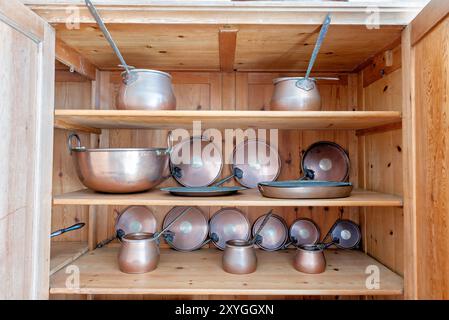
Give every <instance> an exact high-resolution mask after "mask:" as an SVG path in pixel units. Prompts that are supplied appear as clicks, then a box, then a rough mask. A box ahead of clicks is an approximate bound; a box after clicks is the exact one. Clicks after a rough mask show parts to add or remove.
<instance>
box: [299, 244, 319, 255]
mask: <svg viewBox="0 0 449 320" xmlns="http://www.w3.org/2000/svg"><path fill="white" fill-rule="evenodd" d="M297 248H298V249H297V250H300V251H303V252H309V253H319V252H324V248H320V247H318V246H317V245H316V244H309V245H300V246H298V247H297ZM306 248H308V249H306Z"/></svg>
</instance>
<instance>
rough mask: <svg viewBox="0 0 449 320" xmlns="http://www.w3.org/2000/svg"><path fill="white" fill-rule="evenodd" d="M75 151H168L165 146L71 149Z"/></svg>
mask: <svg viewBox="0 0 449 320" xmlns="http://www.w3.org/2000/svg"><path fill="white" fill-rule="evenodd" d="M72 151H75V152H142V151H145V152H167V154H168V153H169V152H168V149H167V148H103V149H86V148H83V147H81V148H78V147H75V148H73V149H72Z"/></svg>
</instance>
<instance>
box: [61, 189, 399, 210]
mask: <svg viewBox="0 0 449 320" xmlns="http://www.w3.org/2000/svg"><path fill="white" fill-rule="evenodd" d="M53 204H55V205H123V206H130V205H148V206H178V205H191V206H243V207H270V206H275V207H276V206H277V207H307V206H326V207H332V206H334V207H343V206H347V207H362V206H363V207H401V206H402V205H403V201H402V198H401V197H399V196H395V195H391V194H385V193H379V192H373V191H366V190H362V189H356V190H354V191H353V192H352V194H351V196H350V197H348V198H341V199H271V198H265V197H263V196H262V195H261V194H260V193H259V191H258V190H256V189H250V190H244V191H242V192H241V193H240V194H238V195H232V196H224V197H177V196H172V195H170V194H169V193H167V192H162V191H160V190H152V191H149V192H145V193H134V194H105V193H97V192H94V191H92V190H88V189H84V190H80V191H75V192H71V193H66V194H62V195H58V196H55V197H54V199H53Z"/></svg>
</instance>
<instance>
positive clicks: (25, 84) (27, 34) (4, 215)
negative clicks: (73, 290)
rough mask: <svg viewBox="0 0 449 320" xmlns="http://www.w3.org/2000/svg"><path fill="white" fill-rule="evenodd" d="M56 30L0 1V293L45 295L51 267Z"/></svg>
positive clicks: (30, 296) (17, 296)
mask: <svg viewBox="0 0 449 320" xmlns="http://www.w3.org/2000/svg"><path fill="white" fill-rule="evenodd" d="M54 36H55V35H54V31H53V29H52V28H51V27H50V26H49V25H47V24H46V23H45V22H44V21H43V20H42V19H40V18H39V17H38V16H36V15H35V14H33V13H32V12H31V11H30V10H29V9H27V8H26V7H24V6H23V5H22V4H21V3H20V2H19V1H16V0H11V1H2V2H0V43H1V46H0V59H1V61H2V70H1V74H0V79H1V85H0V105H1V117H0V124H1V127H2V128H3V147H2V149H1V151H0V155H1V156H0V170H1V172H2V175H1V177H0V190H1V192H0V212H1V213H0V261H1V263H0V283H1V284H2V285H1V287H2V290H1V292H0V299H45V298H47V297H48V283H49V277H48V272H49V266H50V259H49V257H50V240H49V236H48V235H49V234H50V223H51V189H52V181H51V172H52V153H53V148H52V142H53V129H52V126H53V125H52V124H53V108H54V100H53V99H54V90H53V87H54V86H53V79H54V60H55V58H54V57H55V55H54Z"/></svg>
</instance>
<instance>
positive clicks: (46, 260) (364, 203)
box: [0, 0, 449, 299]
mask: <svg viewBox="0 0 449 320" xmlns="http://www.w3.org/2000/svg"><path fill="white" fill-rule="evenodd" d="M23 2H24V3H25V4H26V5H27V6H28V8H27V7H26V6H24V5H22V4H19V2H18V1H17V0H13V1H8V2H7V3H6V1H1V2H0V30H1V31H2V32H1V33H0V39H1V40H2V43H5V44H6V46H3V45H2V47H0V58H1V59H0V60H1V61H3V62H5V66H6V68H2V70H1V71H0V72H1V75H2V78H1V81H2V83H1V87H0V90H1V92H2V94H1V96H0V99H1V100H0V101H1V102H2V118H1V121H2V125H3V126H4V127H6V128H7V130H5V131H6V132H7V134H6V142H7V143H6V144H5V148H3V149H2V157H1V159H2V160H0V161H1V162H0V163H1V168H2V169H4V170H3V172H6V173H7V174H6V175H2V178H0V182H1V184H0V186H1V188H2V192H1V194H2V196H1V200H2V201H1V206H2V208H4V210H3V213H0V227H1V229H0V230H2V232H1V234H2V236H1V238H0V239H1V240H2V245H1V246H0V249H1V250H0V257H1V261H2V263H1V264H0V271H1V272H0V278H1V280H2V281H5V283H7V287H8V288H10V291H8V292H9V293H7V294H6V295H5V298H48V297H51V298H63V297H65V295H71V294H75V295H82V297H86V295H87V296H89V297H90V298H94V299H97V298H98V299H103V298H109V297H111V296H110V295H132V297H136V295H141V296H143V297H145V298H146V297H150V298H161V297H162V296H170V297H173V296H185V295H190V296H193V297H194V298H204V297H210V296H220V297H232V296H242V295H245V296H251V297H253V298H260V297H266V296H274V295H276V296H278V297H279V296H280V297H283V296H295V297H296V298H298V299H299V298H304V297H307V296H312V295H317V296H334V297H335V296H352V297H358V298H373V297H378V298H387V297H394V298H405V299H416V298H435V299H446V298H448V296H447V292H448V287H449V279H448V278H447V274H449V272H448V271H449V270H448V257H449V255H448V250H447V249H448V248H447V245H446V243H447V241H444V240H445V235H446V234H447V231H448V230H447V223H446V222H447V219H448V210H447V208H446V203H447V201H448V199H447V194H448V193H447V190H446V185H447V183H448V179H447V175H446V163H447V154H448V150H447V145H446V135H447V132H448V130H447V129H448V128H447V119H446V109H447V107H448V99H447V98H448V92H449V88H448V80H449V79H448V77H449V76H448V75H449V71H448V69H449V68H448V61H449V59H447V58H448V51H449V42H448V37H447V34H448V31H449V18H448V17H447V14H448V13H449V7H448V5H447V1H439V0H433V1H431V2H430V3H429V4H428V6H426V7H425V8H423V7H424V5H425V4H426V2H427V1H416V2H413V4H410V3H407V2H406V1H390V2H389V3H387V4H385V3H384V2H382V3H381V2H379V7H378V10H379V15H378V16H373V15H370V13H369V12H367V10H366V4H365V6H364V4H361V3H358V4H357V3H350V2H333V1H332V2H330V1H321V2H320V1H317V3H316V5H314V6H310V2H307V4H306V3H305V2H302V1H282V2H270V3H267V2H263V3H259V2H257V1H255V2H252V1H251V2H247V1H245V2H231V1H225V0H223V1H217V2H215V3H212V2H210V1H182V2H181V1H175V0H173V1H153V2H152V3H150V4H149V3H148V2H145V3H144V2H142V4H139V2H138V1H135V3H134V4H133V5H132V6H131V5H130V6H127V4H126V3H125V2H124V3H122V2H121V1H107V0H102V1H100V0H98V1H95V3H97V4H98V6H99V9H100V13H101V15H102V17H103V18H104V20H105V22H106V23H107V24H108V26H110V31H111V33H112V36H113V37H114V38H115V39H116V41H117V42H118V45H119V47H120V48H121V50H122V52H123V54H124V56H125V58H126V59H127V61H128V63H129V64H131V65H134V66H137V67H139V68H152V69H160V70H164V71H168V72H170V74H171V75H172V76H173V83H174V91H175V94H176V97H177V100H178V107H177V110H176V111H123V110H116V108H115V105H116V102H115V100H116V94H117V90H118V85H119V82H120V70H119V69H118V67H117V66H116V65H117V64H118V60H117V59H116V58H115V56H114V54H113V52H112V50H111V49H110V48H109V46H108V44H107V42H106V41H105V40H104V39H103V38H102V36H101V33H100V31H99V30H98V27H97V26H96V25H95V23H94V20H93V19H92V17H91V16H90V14H89V12H88V11H87V9H86V8H85V7H84V6H83V5H82V2H80V1H75V0H67V1H51V0H26V1H23ZM199 9H201V10H199ZM67 10H69V11H67ZM70 10H72V11H70ZM32 11H34V13H33V12H32ZM326 12H331V14H332V18H333V20H332V21H333V22H332V25H331V27H330V30H329V34H328V36H327V38H326V41H325V43H324V45H323V48H322V51H321V53H320V54H319V56H318V60H317V64H316V66H315V68H314V74H315V75H322V76H337V77H338V78H339V80H338V81H334V82H332V81H320V82H318V86H319V89H320V92H321V95H322V98H323V111H319V112H274V111H269V110H268V109H269V101H270V98H271V95H272V92H273V85H272V80H273V79H274V78H276V77H279V76H298V75H303V74H304V70H305V69H306V67H307V63H308V59H309V57H310V54H311V51H312V48H313V44H314V43H315V41H316V38H317V33H318V30H319V25H320V23H321V21H322V20H323V17H324V15H325V13H326ZM39 16H40V17H39ZM374 18H376V19H375V20H372V19H374ZM45 21H47V22H45ZM79 22H82V23H79ZM367 22H368V25H366V23H367ZM67 23H68V24H67ZM49 24H51V25H52V27H50V25H49ZM376 24H378V25H379V28H377V26H376ZM55 35H56V36H55ZM55 56H56V63H54V60H55V59H54V58H55ZM24 70H27V71H26V72H24ZM30 75H31V76H30ZM19 88H20V90H19ZM53 99H54V100H55V102H54V103H53ZM4 106H6V107H4ZM4 115H5V116H4ZM192 121H201V123H202V126H203V128H217V129H219V130H223V129H226V128H242V129H246V128H275V129H279V152H280V156H281V159H282V170H281V174H280V177H279V179H282V180H285V179H294V178H298V177H299V176H300V175H301V172H300V159H301V155H302V153H303V152H304V151H305V149H306V148H307V147H308V146H309V145H311V144H312V143H314V142H316V141H320V140H330V141H334V142H337V143H338V144H340V145H341V146H343V147H344V148H345V149H346V150H347V151H348V154H349V157H350V159H351V171H350V181H351V182H352V183H353V184H354V185H355V187H356V189H355V191H354V192H353V193H352V195H351V196H350V197H349V198H344V199H322V200H280V199H269V198H263V197H262V196H261V195H260V194H259V192H258V191H257V190H247V191H245V192H244V193H243V194H242V195H239V196H232V197H217V198H184V197H173V196H169V195H166V194H163V193H162V192H160V191H158V190H152V191H149V192H145V193H139V194H131V195H113V194H99V193H94V192H92V191H90V190H86V189H85V188H84V186H83V185H82V183H81V182H80V181H79V179H78V178H77V176H76V172H75V170H74V167H73V164H72V162H71V159H70V155H69V153H68V151H67V147H66V139H67V136H68V134H69V133H70V132H72V131H76V132H77V133H79V135H80V137H81V139H82V141H83V144H85V145H86V146H88V147H111V148H113V147H149V146H161V147H163V146H165V143H166V142H165V140H166V139H165V137H166V133H167V131H168V130H170V129H174V128H186V129H190V128H191V125H192ZM3 154H5V156H3ZM224 156H225V157H229V156H230V155H229V154H224ZM229 170H230V169H229V168H228V167H226V166H225V168H224V170H223V172H222V176H223V177H224V176H226V175H227V174H228V173H229ZM172 185H175V182H174V180H173V179H169V180H167V181H166V182H164V184H163V186H172ZM3 190H4V192H3ZM51 202H52V204H53V209H52V210H51V209H50V205H51ZM128 205H146V206H148V207H150V208H151V210H152V211H153V212H154V214H155V216H156V218H157V220H158V224H159V226H160V225H161V223H162V220H163V218H164V216H165V214H166V213H167V212H168V210H169V209H170V208H171V207H173V206H178V205H195V206H199V207H201V208H202V210H203V211H204V212H205V213H206V214H207V215H209V216H211V215H212V214H213V213H214V212H216V211H217V210H218V209H219V208H221V207H226V206H236V207H238V208H239V209H241V210H242V211H243V212H244V213H245V214H246V216H247V217H248V219H249V220H250V222H253V221H255V220H256V219H257V218H258V217H259V216H260V215H262V214H264V213H265V212H266V211H267V210H268V209H270V208H273V209H274V210H275V212H276V213H277V214H278V215H280V216H282V217H283V218H284V219H285V220H286V221H287V223H291V222H293V221H294V220H295V219H296V218H299V217H307V218H312V219H313V220H314V221H315V222H316V223H317V224H318V226H319V227H320V229H321V231H322V233H325V232H326V231H327V230H328V229H329V228H330V226H331V225H332V224H333V222H334V221H335V220H336V219H337V218H339V217H344V218H347V219H351V220H353V221H355V222H357V223H358V224H359V225H360V227H361V230H362V235H363V240H362V246H361V248H360V249H359V250H354V251H342V250H329V251H328V252H327V253H326V254H327V258H328V268H327V270H326V272H325V273H323V274H321V275H316V276H313V277H312V276H308V275H305V274H301V273H298V272H296V271H295V270H294V269H293V267H292V266H291V263H290V260H291V256H292V254H293V253H292V252H291V251H287V253H283V252H258V256H259V260H260V264H259V269H258V270H257V271H256V273H254V274H252V275H250V276H247V277H237V276H233V275H229V274H226V273H224V272H223V271H222V270H221V267H220V259H221V254H220V252H219V251H217V250H216V249H214V248H212V247H211V248H204V249H202V250H199V251H197V252H192V253H182V252H175V251H173V250H171V249H169V247H168V245H167V244H165V243H162V244H161V246H162V257H161V263H160V266H159V268H158V269H157V270H156V271H154V272H152V273H148V274H145V275H133V276H129V275H125V274H122V273H120V271H119V270H118V268H117V265H116V258H115V257H116V254H117V250H118V244H116V243H111V244H110V245H108V246H107V247H105V248H99V249H96V246H97V244H98V243H100V242H101V241H103V240H105V239H108V238H110V237H111V236H113V234H114V221H115V218H116V216H117V213H118V212H119V211H120V210H121V209H123V208H124V207H125V206H128ZM80 221H83V222H86V223H87V227H86V228H84V229H82V230H80V231H77V232H73V233H69V234H66V235H63V236H61V237H58V238H55V239H54V240H53V241H51V242H50V241H49V237H48V235H49V233H50V230H51V229H52V230H55V229H59V228H61V227H64V226H69V225H71V224H73V223H76V222H80ZM22 226H25V227H24V228H23V227H22ZM50 226H51V228H50ZM50 251H51V252H50ZM12 252H14V254H13V253H12ZM4 257H5V258H6V259H5V258H4ZM24 261H25V263H23V262H24ZM368 266H377V267H378V270H379V274H380V278H379V280H380V283H379V284H380V286H379V288H374V289H372V288H370V287H369V286H366V281H367V277H368V276H369V272H368V274H367V273H366V272H367V267H368ZM67 267H75V269H76V270H77V271H76V272H79V274H80V275H81V277H80V278H79V279H80V282H79V285H78V284H76V285H71V284H70V283H69V284H68V282H67V281H68V280H67V279H68V277H69V276H70V272H73V268H72V269H70V268H69V269H67ZM66 272H69V273H66ZM75 283H76V281H75ZM4 294H5V293H4Z"/></svg>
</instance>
